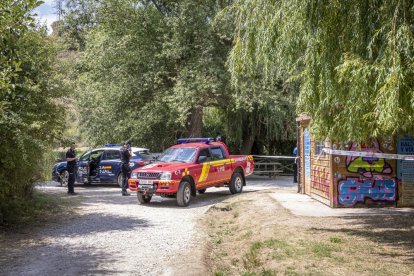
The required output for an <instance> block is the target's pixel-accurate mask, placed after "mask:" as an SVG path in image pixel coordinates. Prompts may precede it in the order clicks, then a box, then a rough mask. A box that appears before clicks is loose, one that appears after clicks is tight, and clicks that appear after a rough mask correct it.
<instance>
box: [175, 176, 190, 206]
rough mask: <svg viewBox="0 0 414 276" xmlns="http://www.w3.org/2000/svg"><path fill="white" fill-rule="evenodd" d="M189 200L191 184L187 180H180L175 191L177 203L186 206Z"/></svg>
mask: <svg viewBox="0 0 414 276" xmlns="http://www.w3.org/2000/svg"><path fill="white" fill-rule="evenodd" d="M190 200H191V185H190V183H189V182H188V181H185V180H184V181H181V183H180V187H179V188H178V192H177V205H178V206H181V207H186V206H188V204H190Z"/></svg>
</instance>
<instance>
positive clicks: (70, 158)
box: [66, 142, 77, 195]
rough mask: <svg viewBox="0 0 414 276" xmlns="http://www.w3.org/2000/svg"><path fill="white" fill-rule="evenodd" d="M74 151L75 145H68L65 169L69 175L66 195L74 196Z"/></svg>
mask: <svg viewBox="0 0 414 276" xmlns="http://www.w3.org/2000/svg"><path fill="white" fill-rule="evenodd" d="M76 160H77V158H76V151H75V143H74V142H72V143H71V144H70V148H69V150H68V151H67V152H66V161H67V169H68V173H69V179H68V194H69V195H76V193H75V172H76Z"/></svg>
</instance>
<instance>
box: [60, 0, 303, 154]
mask: <svg viewBox="0 0 414 276" xmlns="http://www.w3.org/2000/svg"><path fill="white" fill-rule="evenodd" d="M87 2H88V1H85V3H87ZM227 6H228V1H216V0H210V1H204V2H203V3H202V4H200V3H195V2H194V1H133V0H129V1H117V0H106V1H101V2H100V5H99V7H96V8H95V10H94V12H93V14H94V16H93V18H94V20H96V22H95V27H94V28H93V29H91V30H90V31H89V32H88V35H87V36H86V39H85V51H84V52H83V53H82V58H81V61H80V63H79V64H78V67H77V70H78V74H76V75H77V79H76V81H77V83H78V86H77V93H78V99H79V106H80V112H81V116H80V117H81V126H82V133H83V134H84V135H85V137H86V139H87V140H88V142H90V143H92V144H96V145H99V144H103V143H106V142H108V141H111V142H119V141H123V140H126V139H132V140H133V142H134V143H135V144H139V145H142V146H147V147H150V148H151V149H152V150H154V151H158V150H161V149H162V148H164V147H167V146H169V145H171V144H173V143H174V142H175V139H176V138H178V137H185V136H190V137H198V136H201V135H204V136H216V135H219V134H221V135H224V136H226V137H227V142H228V143H229V144H230V146H231V148H232V150H233V151H236V152H244V153H249V152H251V150H252V148H256V150H255V151H256V152H270V153H273V152H280V149H281V148H284V147H280V146H278V145H279V144H280V141H292V140H294V137H295V127H294V103H295V98H296V97H295V95H296V94H297V93H296V91H297V88H296V89H292V87H293V86H286V85H283V84H280V83H277V84H275V83H266V84H265V83H263V82H262V81H260V79H261V76H260V75H257V76H247V75H246V78H245V79H244V80H243V81H240V85H239V87H238V88H237V89H235V88H234V87H233V86H232V85H231V82H230V74H229V72H228V68H227V67H226V60H227V57H228V54H229V52H230V50H231V48H232V46H233V42H232V39H233V35H234V34H233V32H234V18H233V17H232V15H231V14H224V13H220V12H221V11H222V10H223V9H224V8H225V7H227ZM77 10H78V9H75V10H73V11H72V13H73V12H74V13H76V12H77ZM86 10H87V9H86ZM67 14H68V15H70V14H71V12H70V10H69V11H67ZM69 18H72V17H69ZM65 24H66V25H70V24H71V21H70V20H68V21H67V22H65ZM82 24H85V23H82ZM86 25H88V24H86ZM89 25H90V24H89ZM72 29H73V28H72ZM273 90H280V91H283V92H281V94H280V95H277V96H275V94H274V93H273ZM287 152H290V149H289V150H288V151H287Z"/></svg>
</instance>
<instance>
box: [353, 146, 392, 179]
mask: <svg viewBox="0 0 414 276" xmlns="http://www.w3.org/2000/svg"><path fill="white" fill-rule="evenodd" d="M350 150H351V151H355V150H360V151H365V152H373V153H381V152H382V151H381V149H380V143H379V142H378V140H374V141H373V143H372V146H367V145H364V144H362V145H360V146H359V147H358V145H357V144H356V143H352V145H351V148H350ZM345 165H346V169H347V170H348V171H349V172H352V173H359V174H360V175H361V176H363V177H367V178H372V177H373V176H374V175H384V174H386V175H387V174H388V175H389V174H392V167H391V166H390V164H389V163H387V162H386V161H385V159H383V158H375V157H361V156H348V157H347V158H346V161H345Z"/></svg>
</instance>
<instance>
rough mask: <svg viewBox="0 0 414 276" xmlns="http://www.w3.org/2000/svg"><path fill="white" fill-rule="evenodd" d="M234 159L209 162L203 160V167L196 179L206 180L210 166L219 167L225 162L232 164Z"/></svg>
mask: <svg viewBox="0 0 414 276" xmlns="http://www.w3.org/2000/svg"><path fill="white" fill-rule="evenodd" d="M234 163H235V160H234V159H223V160H217V161H211V162H205V163H204V164H203V168H202V170H201V174H200V178H199V179H198V182H203V181H206V180H207V178H208V173H209V172H210V167H211V166H213V167H220V166H224V165H227V164H234Z"/></svg>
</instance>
